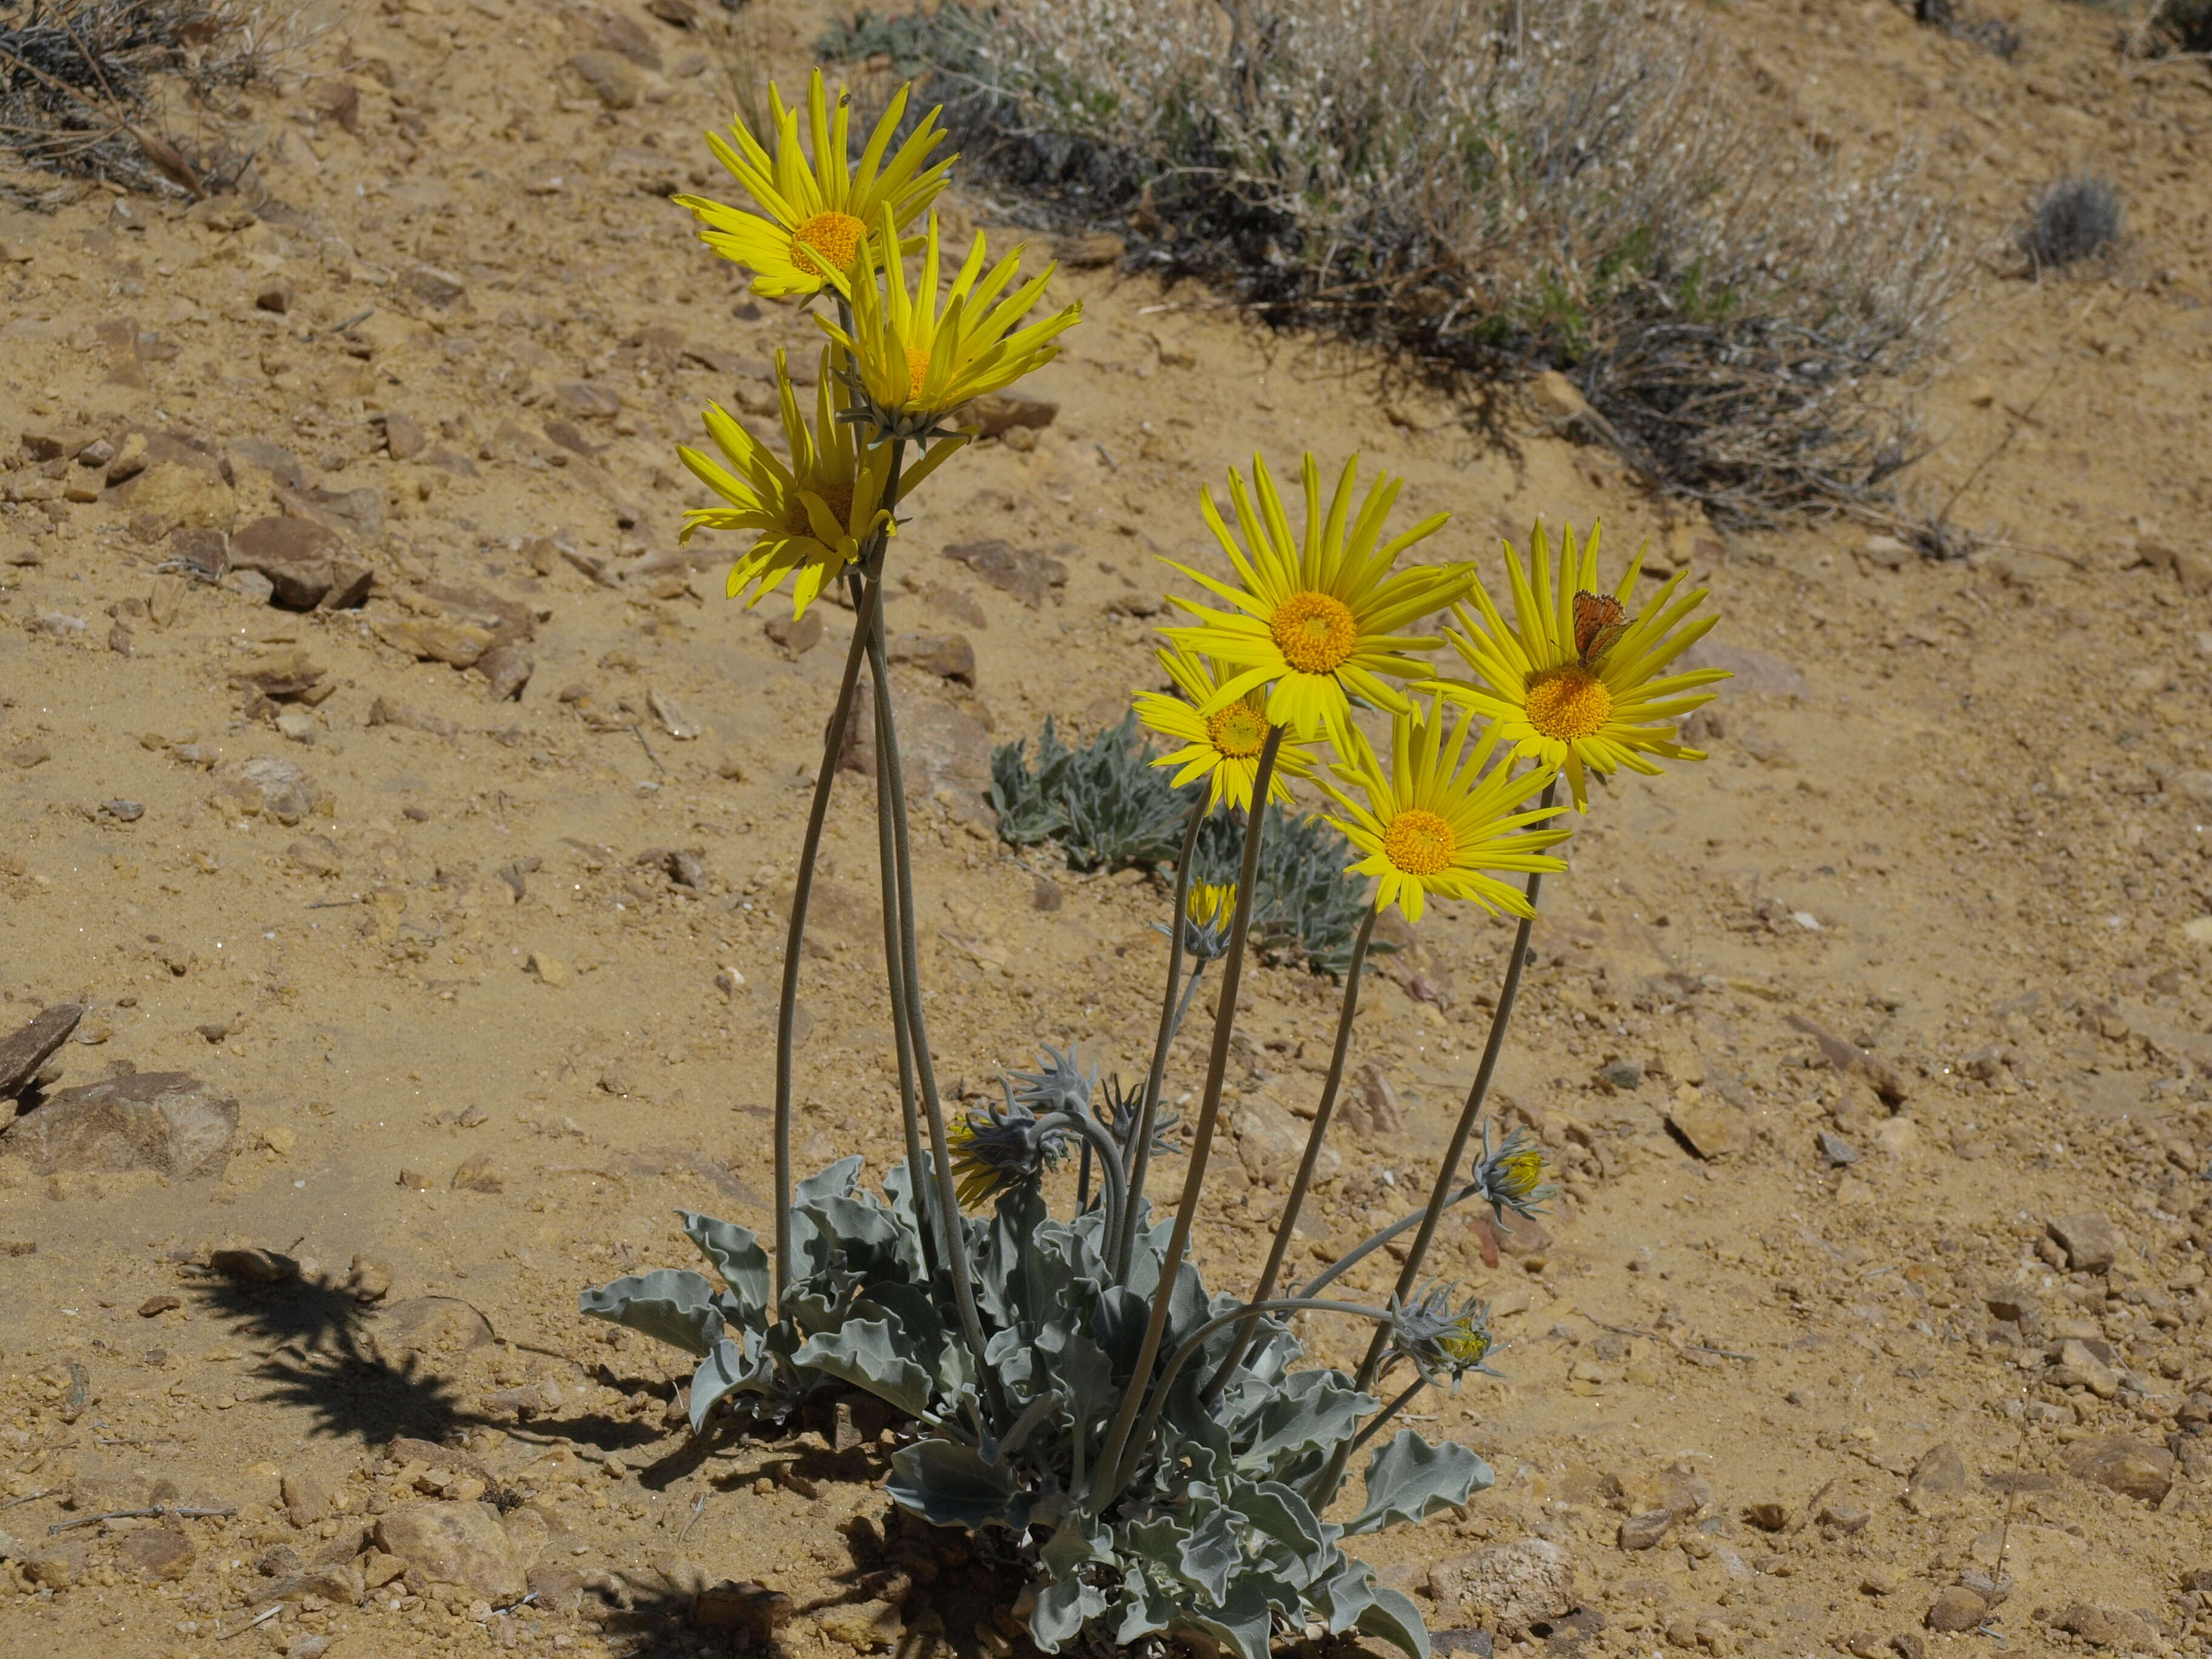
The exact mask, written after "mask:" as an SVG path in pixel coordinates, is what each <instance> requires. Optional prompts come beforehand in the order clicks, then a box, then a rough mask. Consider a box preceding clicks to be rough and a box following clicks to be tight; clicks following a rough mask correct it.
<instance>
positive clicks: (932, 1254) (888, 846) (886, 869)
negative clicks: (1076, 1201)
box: [848, 571, 939, 1279]
mask: <svg viewBox="0 0 2212 1659" xmlns="http://www.w3.org/2000/svg"><path fill="white" fill-rule="evenodd" d="M848 580H850V582H851V584H852V589H853V598H854V610H856V611H857V610H858V609H859V607H860V590H861V587H862V582H861V580H860V574H859V573H858V572H857V571H856V572H854V573H851V574H850V576H849V578H848ZM868 678H869V681H870V683H871V684H872V685H873V687H874V689H875V698H874V702H875V727H876V732H875V749H876V864H877V868H878V872H879V880H878V885H879V887H880V889H881V894H882V899H883V907H884V987H885V989H886V990H887V991H888V992H889V993H890V1004H891V1044H892V1047H893V1048H895V1049H896V1052H897V1056H898V1080H899V1127H900V1129H901V1131H902V1134H903V1137H904V1139H905V1141H906V1170H907V1183H908V1197H909V1199H910V1200H911V1201H912V1203H913V1206H914V1230H915V1236H916V1237H919V1238H920V1239H921V1260H922V1266H923V1267H924V1269H925V1271H926V1272H927V1273H928V1275H929V1277H930V1278H932V1279H934V1278H936V1276H937V1263H938V1256H939V1251H938V1243H937V1238H936V1230H935V1229H934V1228H933V1226H932V1225H931V1222H930V1218H929V1200H928V1196H927V1194H928V1191H929V1177H928V1176H927V1174H926V1173H925V1172H924V1170H923V1168H922V1162H921V1114H920V1113H919V1112H918V1111H917V1110H916V1109H915V1085H914V1034H913V1031H912V1030H911V1029H910V1028H909V1027H908V1024H907V1017H906V981H905V975H904V973H903V972H902V968H903V962H902V957H901V956H900V954H899V938H900V933H899V908H898V836H897V833H896V814H895V813H894V811H893V810H892V806H891V791H890V781H889V777H888V772H887V767H886V762H885V757H886V756H887V754H888V753H889V750H890V745H889V744H888V742H887V741H886V739H885V738H884V724H885V722H886V720H888V719H889V717H890V706H891V686H890V663H889V662H888V660H887V659H886V658H885V655H884V629H883V614H882V610H881V607H880V606H879V607H878V611H877V615H876V625H875V627H873V628H872V629H870V630H869V638H868Z"/></svg>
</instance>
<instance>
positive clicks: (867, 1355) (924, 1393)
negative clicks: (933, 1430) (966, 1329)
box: [792, 1319, 929, 1417]
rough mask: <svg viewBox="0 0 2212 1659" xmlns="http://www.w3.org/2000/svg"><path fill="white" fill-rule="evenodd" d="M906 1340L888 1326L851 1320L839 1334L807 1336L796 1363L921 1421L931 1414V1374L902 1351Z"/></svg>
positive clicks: (836, 1331) (797, 1355)
mask: <svg viewBox="0 0 2212 1659" xmlns="http://www.w3.org/2000/svg"><path fill="white" fill-rule="evenodd" d="M902 1340H903V1339H902V1335H901V1334H900V1333H899V1331H898V1330H897V1329H896V1328H895V1327H894V1326H892V1325H891V1324H890V1323H889V1322H886V1321H883V1320H874V1319H854V1320H848V1322H846V1323H845V1324H844V1325H842V1326H841V1327H840V1328H838V1329H836V1330H834V1331H825V1332H823V1333H822V1334H819V1335H816V1336H810V1337H808V1338H807V1339H806V1340H805V1343H804V1344H802V1345H801V1346H800V1347H799V1352H797V1353H795V1354H793V1356H792V1358H793V1362H794V1363H795V1364H800V1365H807V1366H811V1367H812V1368H813V1369H814V1370H818V1371H822V1372H824V1373H826V1374H827V1375H829V1376H835V1377H838V1378H841V1379H842V1380H843V1381H845V1382H847V1383H852V1384H853V1385H854V1387H856V1388H862V1389H866V1390H867V1391H868V1392H869V1393H870V1394H872V1395H875V1396H876V1397H877V1398H878V1399H879V1400H885V1401H890V1403H891V1404H892V1405H894V1406H896V1407H898V1408H899V1409H900V1410H901V1411H902V1412H904V1413H906V1414H907V1415H908V1416H909V1417H920V1416H921V1415H922V1414H923V1413H926V1412H927V1411H928V1409H929V1373H928V1371H927V1370H924V1369H923V1368H922V1367H921V1365H919V1364H916V1363H915V1361H914V1360H913V1359H912V1358H910V1357H908V1355H907V1354H906V1353H904V1352H901V1346H902Z"/></svg>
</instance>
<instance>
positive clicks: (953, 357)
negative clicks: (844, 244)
mask: <svg viewBox="0 0 2212 1659" xmlns="http://www.w3.org/2000/svg"><path fill="white" fill-rule="evenodd" d="M881 223H882V226H883V239H882V240H883V243H884V247H885V248H886V249H888V248H890V247H892V246H895V244H896V238H895V237H893V236H892V234H891V232H890V209H889V208H888V207H886V208H884V210H882V218H881ZM937 252H938V250H937V216H936V215H935V214H931V215H930V216H929V234H928V236H927V239H926V240H924V243H923V246H922V248H921V271H920V274H919V275H918V276H916V277H915V285H914V288H913V289H912V290H911V291H909V290H908V287H907V280H906V264H905V262H904V261H903V260H902V259H900V258H896V256H892V255H888V254H887V255H885V256H884V257H882V258H878V255H877V253H876V252H875V247H874V245H873V243H865V244H863V245H862V246H861V248H860V265H859V275H858V276H857V277H856V278H855V280H854V283H853V288H852V301H853V326H852V331H851V332H850V333H849V334H848V333H847V332H846V331H845V330H843V329H842V328H840V327H839V326H838V325H836V324H835V323H833V322H831V321H830V320H829V319H828V318H826V317H817V318H816V319H815V320H816V321H817V323H819V324H820V325H822V328H823V331H824V332H826V333H827V334H828V335H829V337H830V338H831V339H833V340H836V342H837V343H839V344H841V345H842V346H844V347H845V349H847V350H848V351H850V352H851V353H852V354H853V359H854V372H853V375H852V379H853V380H854V384H855V389H856V391H857V392H859V394H860V403H861V404H862V405H863V408H862V409H860V410H854V414H853V415H852V416H849V417H848V418H853V419H860V418H863V411H865V418H866V420H867V422H869V423H870V424H871V425H872V426H874V427H875V428H877V429H878V431H880V432H882V433H883V434H884V435H886V436H890V437H909V438H911V437H933V436H937V435H939V433H940V432H941V431H942V429H943V428H941V426H940V424H939V423H940V422H942V421H943V420H944V419H945V416H948V415H950V414H951V412H952V411H953V410H956V409H957V408H959V407H960V405H961V404H964V403H967V402H969V401H970V400H971V399H973V398H980V397H981V396H983V394H984V393H986V392H998V391H1000V390H1003V389H1004V388H1005V387H1006V386H1012V384H1013V383H1014V382H1015V381H1016V380H1019V379H1021V377H1022V376H1023V375H1024V374H1028V373H1029V372H1030V370H1031V369H1033V368H1040V367H1042V365H1044V364H1046V363H1048V362H1051V361H1052V360H1053V359H1054V357H1055V356H1059V354H1060V348H1059V347H1058V346H1056V345H1054V344H1053V343H1052V342H1053V341H1054V339H1056V338H1057V337H1059V336H1060V335H1061V334H1063V333H1065V332H1066V331H1067V330H1068V329H1070V328H1072V327H1073V326H1074V325H1076V324H1077V323H1079V322H1080V321H1081V320H1082V319H1083V305H1082V302H1081V301H1077V302H1076V303H1074V304H1073V305H1068V306H1063V307H1060V309H1059V310H1058V311H1055V312H1052V313H1049V314H1048V315H1046V316H1044V317H1041V318H1039V319H1037V320H1036V322H1033V323H1029V324H1026V325H1024V326H1020V327H1017V326H1016V325H1017V324H1019V323H1021V322H1022V319H1024V318H1025V317H1027V316H1028V315H1029V314H1030V312H1031V311H1032V310H1034V309H1035V308H1036V304H1037V302H1038V301H1040V300H1042V299H1043V298H1044V291H1045V285H1046V284H1047V283H1048V282H1049V281H1050V280H1051V278H1052V273H1053V271H1054V270H1055V269H1056V268H1057V267H1055V266H1052V265H1047V266H1046V267H1045V268H1044V270H1042V272H1041V273H1040V274H1039V275H1037V276H1033V277H1031V278H1030V280H1029V281H1028V282H1026V283H1023V284H1022V285H1021V286H1020V287H1019V288H1018V289H1014V291H1013V292H1012V294H1008V293H1007V292H1006V290H1007V289H1009V288H1011V287H1012V285H1013V283H1014V280H1015V279H1016V278H1017V277H1018V276H1020V275H1021V268H1022V250H1021V249H1020V248H1018V247H1017V248H1016V249H1015V250H1014V251H1013V252H1012V253H1010V254H1008V255H1007V256H1006V258H1003V259H1001V260H1000V261H999V263H998V264H995V265H993V266H992V267H991V268H990V270H988V271H986V270H984V269H983V258H984V240H983V238H982V236H981V234H978V235H977V236H976V238H975V241H974V242H973V243H972V244H970V245H969V249H968V258H966V259H965V260H964V261H963V263H962V264H961V266H960V270H959V273H958V274H957V276H954V277H953V279H952V284H951V287H950V288H949V289H946V290H945V303H944V307H943V308H942V309H941V310H940V309H939V305H938V291H937V290H938V264H937ZM879 266H880V268H881V270H882V272H883V276H884V281H883V283H882V286H881V289H880V291H879V290H878V284H877V282H876V272H877V270H878V267H879ZM1002 295H1003V296H1004V297H1001V296H1002Z"/></svg>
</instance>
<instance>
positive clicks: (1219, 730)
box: [1206, 699, 1267, 760]
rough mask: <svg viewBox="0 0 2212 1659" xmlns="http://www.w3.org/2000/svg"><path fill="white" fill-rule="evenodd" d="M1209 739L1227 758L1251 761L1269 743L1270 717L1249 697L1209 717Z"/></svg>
mask: <svg viewBox="0 0 2212 1659" xmlns="http://www.w3.org/2000/svg"><path fill="white" fill-rule="evenodd" d="M1206 741H1207V742H1209V743H1211V744H1212V745H1213V747H1214V749H1215V750H1216V751H1217V752H1218V754H1220V756H1221V757H1223V758H1224V759H1225V760H1250V759H1252V758H1253V757H1255V756H1256V755H1258V754H1259V752H1260V750H1261V749H1263V748H1265V747H1266V746H1267V715H1266V714H1264V713H1262V712H1261V710H1260V709H1259V708H1256V707H1255V706H1254V705H1253V703H1252V702H1250V701H1249V699H1240V700H1239V701H1237V702H1232V703H1231V704H1230V705H1229V707H1228V708H1224V709H1221V710H1219V711H1218V712H1216V713H1214V714H1208V715H1207V716H1206Z"/></svg>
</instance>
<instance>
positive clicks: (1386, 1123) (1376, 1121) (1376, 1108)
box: [1359, 1060, 1406, 1135]
mask: <svg viewBox="0 0 2212 1659" xmlns="http://www.w3.org/2000/svg"><path fill="white" fill-rule="evenodd" d="M1359 1105H1360V1108H1361V1115H1363V1116H1364V1118H1365V1120H1366V1121H1365V1124H1364V1127H1366V1129H1367V1130H1368V1131H1369V1132H1370V1133H1373V1134H1378V1135H1389V1134H1395V1133H1398V1131H1399V1130H1401V1129H1402V1128H1403V1127H1405V1126H1406V1114H1405V1109H1404V1108H1402V1107H1401V1105H1400V1104H1399V1103H1398V1091H1397V1090H1396V1089H1395V1088H1393V1087H1392V1086H1391V1084H1390V1074H1389V1073H1388V1072H1386V1071H1384V1070H1383V1067H1382V1066H1380V1065H1379V1064H1377V1063H1376V1061H1374V1060H1369V1061H1368V1062H1367V1063H1366V1064H1365V1065H1364V1066H1361V1067H1360V1068H1359Z"/></svg>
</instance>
